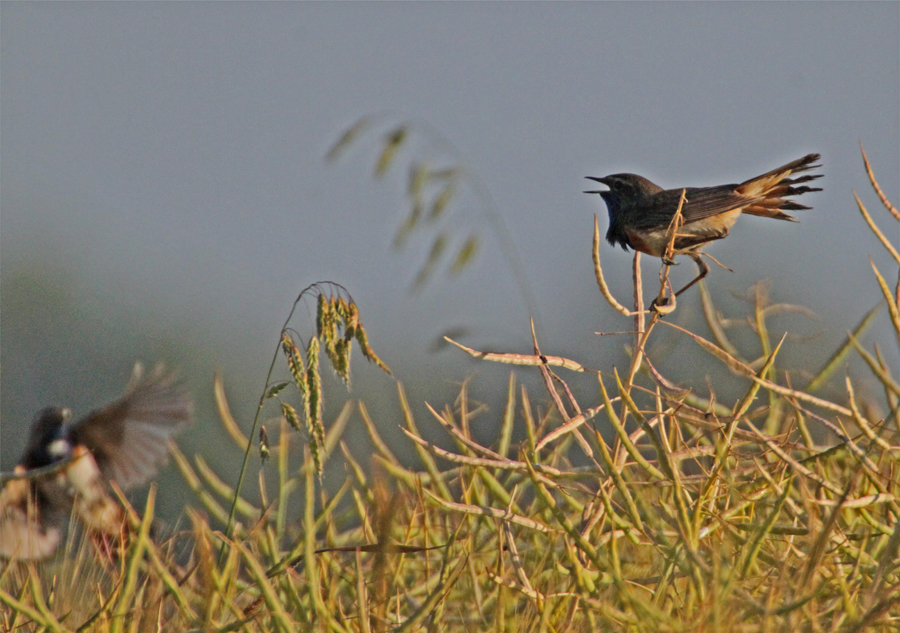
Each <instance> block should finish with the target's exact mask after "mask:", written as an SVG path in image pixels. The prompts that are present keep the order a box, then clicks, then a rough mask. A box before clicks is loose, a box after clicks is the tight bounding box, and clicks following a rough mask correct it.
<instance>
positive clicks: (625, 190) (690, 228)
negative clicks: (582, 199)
mask: <svg viewBox="0 0 900 633" xmlns="http://www.w3.org/2000/svg"><path fill="white" fill-rule="evenodd" d="M817 160H819V154H808V155H806V156H804V157H803V158H800V159H798V160H795V161H793V162H790V163H788V164H787V165H784V166H782V167H779V168H778V169H773V170H772V171H770V172H767V173H765V174H763V175H762V176H757V177H756V178H751V179H750V180H746V181H744V182H742V183H740V184H736V185H720V186H718V187H687V188H686V191H685V198H686V201H685V203H684V205H683V206H682V208H681V215H682V220H683V225H682V226H680V227H679V228H678V229H677V232H676V234H675V243H674V254H675V255H687V256H688V257H690V258H691V259H693V260H694V261H695V262H696V263H697V267H698V268H699V269H700V273H699V274H698V275H697V277H696V278H695V279H694V280H693V281H691V282H690V283H689V284H687V285H686V286H685V287H684V288H682V289H681V290H679V291H678V292H676V293H675V296H676V297H677V296H678V295H680V294H681V293H682V292H684V291H685V290H687V289H688V288H690V287H691V286H693V285H694V284H695V283H697V282H698V281H700V280H701V279H703V278H704V277H706V275H707V273H708V272H709V266H708V265H707V264H706V263H705V262H704V261H703V259H702V258H701V257H700V249H701V247H702V246H703V245H704V244H706V243H707V242H712V241H713V240H720V239H722V238H723V237H726V236H727V235H728V232H729V231H730V230H731V227H732V226H733V225H734V223H735V222H736V221H737V219H738V216H739V215H740V214H741V213H749V214H750V215H760V216H763V217H766V218H775V219H776V220H790V221H795V220H794V218H793V216H791V215H789V214H787V213H785V211H796V210H800V209H809V208H810V207H807V206H804V205H802V204H798V203H796V202H794V201H793V200H788V199H787V197H788V196H799V195H800V194H803V193H807V192H810V191H821V189H820V188H816V187H809V186H806V185H802V183H805V182H810V181H811V180H815V179H816V178H821V177H822V174H814V175H813V174H807V175H805V176H799V177H797V178H792V176H793V175H794V174H799V173H802V172H805V171H810V170H812V169H815V168H816V167H820V165H814V164H813V163H815V162H816V161H817ZM587 178H588V180H594V181H596V182H599V183H601V184H604V185H606V186H607V187H609V190H608V191H585V193H599V194H600V196H601V197H602V198H603V200H604V201H605V202H606V208H607V211H608V212H609V230H608V231H607V232H606V241H607V242H609V243H610V244H612V245H613V246H615V245H616V244H619V245H620V246H621V247H622V248H624V249H625V250H628V249H629V248H633V249H634V250H636V251H640V252H642V253H647V254H648V255H653V256H654V257H661V258H663V261H664V262H665V263H666V264H673V263H674V262H673V261H671V260H667V259H666V248H667V246H668V244H669V237H670V235H671V234H670V233H669V225H670V224H671V223H672V219H673V218H674V217H675V213H676V210H677V209H678V202H679V200H680V198H681V191H682V188H678V189H663V188H662V187H660V186H659V185H656V184H654V183H652V182H650V181H649V180H647V179H646V178H644V177H642V176H638V175H636V174H612V175H611V176H604V177H603V178H593V177H591V176H588V177H587ZM797 185H801V186H797Z"/></svg>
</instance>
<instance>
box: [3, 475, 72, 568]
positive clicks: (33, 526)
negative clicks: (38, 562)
mask: <svg viewBox="0 0 900 633" xmlns="http://www.w3.org/2000/svg"><path fill="white" fill-rule="evenodd" d="M40 505H41V504H40V503H39V500H38V498H37V495H36V494H35V493H34V492H33V488H32V486H31V482H30V481H29V480H28V479H13V480H11V481H8V482H6V485H5V486H3V490H0V558H7V559H8V558H15V559H19V560H30V559H35V558H47V557H48V556H51V555H52V554H53V553H54V552H55V551H56V548H57V547H59V542H60V538H61V534H62V531H61V529H60V526H59V525H58V524H57V522H56V521H54V520H51V518H52V517H49V516H45V515H44V513H42V511H41V508H40Z"/></svg>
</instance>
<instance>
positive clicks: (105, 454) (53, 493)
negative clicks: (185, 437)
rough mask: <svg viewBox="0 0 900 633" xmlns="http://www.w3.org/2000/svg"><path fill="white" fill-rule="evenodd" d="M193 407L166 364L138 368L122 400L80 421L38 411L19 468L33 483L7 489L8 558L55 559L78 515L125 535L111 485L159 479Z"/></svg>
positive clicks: (3, 494)
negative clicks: (148, 370)
mask: <svg viewBox="0 0 900 633" xmlns="http://www.w3.org/2000/svg"><path fill="white" fill-rule="evenodd" d="M192 407H193V405H192V402H191V399H190V396H189V395H188V393H187V391H186V390H185V389H184V388H183V387H182V386H181V385H180V384H179V383H178V381H177V380H176V378H175V375H174V374H172V373H171V372H166V371H165V369H164V368H163V366H162V365H158V366H157V367H156V369H155V370H154V371H153V372H151V373H150V374H149V375H148V376H145V375H144V372H143V366H142V365H141V364H140V363H137V364H135V366H134V371H133V373H132V376H131V380H130V381H129V383H128V386H127V387H126V388H125V394H124V395H123V396H122V398H120V399H119V400H117V401H115V402H113V403H112V404H110V405H107V406H106V407H104V408H102V409H98V410H96V411H93V412H91V413H89V414H88V415H87V416H86V417H84V418H82V419H80V420H78V421H76V422H70V421H69V418H70V417H71V412H70V411H69V410H68V409H61V408H58V407H48V408H46V409H42V410H41V411H40V412H38V414H37V415H36V416H35V418H34V421H33V422H32V426H31V435H30V437H29V441H28V446H27V448H26V449H25V453H24V455H23V456H22V458H21V460H20V461H19V464H18V465H17V466H16V468H15V473H16V474H17V475H29V473H30V474H31V475H33V476H29V477H19V478H12V479H10V480H9V481H7V482H6V483H5V484H4V486H3V489H2V490H0V557H3V558H16V559H23V560H24V559H34V558H45V557H47V556H50V555H52V554H53V553H54V552H55V551H56V548H57V547H58V545H59V543H60V540H61V535H62V529H63V527H64V526H65V525H66V524H67V523H68V521H69V517H70V516H74V517H75V518H77V519H78V520H79V521H80V522H81V523H82V524H84V526H85V528H86V530H87V531H88V532H91V533H93V534H98V535H100V536H104V537H109V538H111V539H115V538H117V537H119V536H121V535H122V534H123V526H124V525H125V523H124V522H125V512H124V510H123V508H122V507H121V505H120V504H118V503H117V502H116V501H115V500H114V499H113V497H112V496H110V494H109V490H108V483H109V482H115V483H116V484H117V485H118V486H119V487H120V488H121V489H122V490H125V489H128V488H131V487H134V486H137V485H139V484H142V483H144V482H145V481H147V480H148V479H150V478H151V477H153V476H154V475H155V474H156V473H157V471H158V469H159V467H160V466H161V465H162V464H163V463H164V462H165V460H166V457H167V453H168V444H169V440H170V439H171V437H172V435H173V434H174V433H175V432H176V431H178V430H180V429H182V428H183V427H185V426H186V425H187V424H188V423H189V422H190V419H191V412H192ZM54 466H56V468H54ZM35 469H40V472H35Z"/></svg>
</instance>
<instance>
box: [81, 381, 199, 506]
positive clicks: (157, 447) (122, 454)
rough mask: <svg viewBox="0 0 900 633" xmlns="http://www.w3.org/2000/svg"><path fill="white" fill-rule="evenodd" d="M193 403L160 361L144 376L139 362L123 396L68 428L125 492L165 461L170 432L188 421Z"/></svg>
mask: <svg viewBox="0 0 900 633" xmlns="http://www.w3.org/2000/svg"><path fill="white" fill-rule="evenodd" d="M192 408H193V407H192V402H191V399H190V396H189V395H188V393H187V391H186V390H185V389H184V388H183V387H182V386H181V385H180V384H179V382H178V381H177V379H176V377H175V375H174V374H173V373H171V372H166V371H165V369H164V368H163V366H162V365H158V366H157V367H156V369H155V370H154V371H153V372H152V373H151V374H150V375H149V376H146V377H144V375H143V367H142V366H141V364H140V363H137V364H136V365H135V367H134V372H133V374H132V376H131V381H130V382H129V384H128V387H127V388H126V390H125V395H124V396H123V397H122V398H121V399H119V400H117V401H116V402H114V403H112V404H110V405H109V406H107V407H105V408H103V409H99V410H97V411H93V412H92V413H90V414H88V415H87V416H86V417H85V418H83V419H81V420H79V421H78V422H75V423H73V424H72V426H71V427H70V429H69V434H70V438H71V441H72V443H73V444H74V445H78V444H82V445H84V446H86V447H87V448H88V449H89V450H90V451H91V453H92V454H93V456H94V459H95V460H96V462H97V465H98V466H99V467H100V470H101V472H102V473H103V475H104V476H105V477H106V478H108V479H110V480H112V481H115V482H116V483H117V484H118V485H119V486H120V487H121V488H122V489H123V490H125V489H127V488H130V487H132V486H136V485H139V484H141V483H143V482H145V481H147V480H148V479H150V478H151V477H153V476H154V475H155V474H156V473H157V471H158V470H159V467H160V466H162V464H163V463H164V462H165V460H166V457H167V453H168V444H169V440H170V439H171V437H172V435H174V434H175V432H177V431H178V430H180V429H182V428H183V427H185V426H186V425H187V424H188V423H189V422H190V419H191V412H192Z"/></svg>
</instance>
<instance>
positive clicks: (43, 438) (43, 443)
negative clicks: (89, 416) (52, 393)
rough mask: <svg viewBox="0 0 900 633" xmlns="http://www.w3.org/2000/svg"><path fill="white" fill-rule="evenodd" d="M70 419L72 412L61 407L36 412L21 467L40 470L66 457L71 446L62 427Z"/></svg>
mask: <svg viewBox="0 0 900 633" xmlns="http://www.w3.org/2000/svg"><path fill="white" fill-rule="evenodd" d="M71 417H72V412H71V411H70V410H69V409H64V408H62V407H46V408H44V409H41V410H40V411H38V413H37V415H36V416H34V420H33V421H32V422H31V434H30V435H29V438H28V448H27V449H26V450H25V456H24V457H23V458H22V466H24V467H25V468H40V467H42V466H49V465H50V464H52V463H53V462H55V461H58V460H60V459H63V458H64V457H67V456H68V453H69V451H70V450H71V446H69V442H68V439H67V438H66V433H65V429H64V426H65V423H66V422H67V421H68V420H69V418H71Z"/></svg>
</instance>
